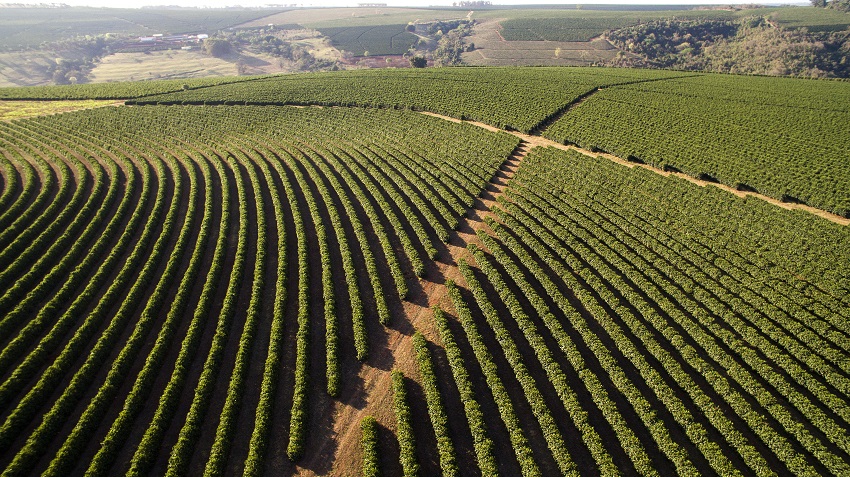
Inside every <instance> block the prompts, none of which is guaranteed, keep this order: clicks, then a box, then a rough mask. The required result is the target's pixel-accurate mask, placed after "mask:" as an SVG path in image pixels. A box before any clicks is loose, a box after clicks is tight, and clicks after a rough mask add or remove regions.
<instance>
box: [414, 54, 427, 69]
mask: <svg viewBox="0 0 850 477" xmlns="http://www.w3.org/2000/svg"><path fill="white" fill-rule="evenodd" d="M410 66H412V67H414V68H424V67H426V66H428V60H426V59H425V57H424V56H411V57H410Z"/></svg>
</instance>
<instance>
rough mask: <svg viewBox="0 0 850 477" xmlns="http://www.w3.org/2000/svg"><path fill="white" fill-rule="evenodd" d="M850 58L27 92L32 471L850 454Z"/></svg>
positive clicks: (17, 411) (831, 459)
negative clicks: (800, 63)
mask: <svg viewBox="0 0 850 477" xmlns="http://www.w3.org/2000/svg"><path fill="white" fill-rule="evenodd" d="M466 25H467V24H466V23H464V22H460V21H458V22H444V23H443V24H442V27H439V26H437V25H436V24H435V25H433V27H434V28H447V29H448V32H451V31H454V29H457V28H465V26H466ZM701 25H702V26H701V27H700V28H703V27H704V30H703V33H704V35H703V38H708V37H710V36H711V35H712V32H714V31H715V30H714V29H715V27H716V28H720V29H722V28H725V27H727V26H729V24H728V23H726V22H725V20H724V21H723V22H714V21H712V22H707V21H706V22H703V23H702V24H701ZM657 26H659V27H663V28H667V27H668V26H669V27H670V28H675V27H677V25H672V24H671V25H667V26H664V25H662V24H658V25H657ZM678 26H681V25H678ZM449 27H451V28H449ZM680 33H681V32H680ZM434 34H436V33H434ZM442 36H443V37H444V38H445V37H448V36H450V34H449V33H445V32H444V34H443V35H442ZM272 43H274V42H271V41H269V42H268V44H269V45H271V44H272ZM716 44H717V43H716V42H715V45H716ZM658 45H660V46H659V48H661V47H662V46H663V45H661V44H660V43H658ZM647 46H648V45H647ZM705 48H706V49H708V48H709V47H708V46H706V47H705ZM848 86H850V85H848V83H847V82H844V81H826V80H802V79H791V78H772V77H748V76H732V75H719V74H704V73H690V72H671V71H652V70H636V69H635V70H618V69H605V68H563V69H558V68H527V69H508V68H442V69H426V70H424V71H423V70H404V71H401V70H399V71H356V72H336V73H324V74H315V75H293V76H287V77H274V78H271V77H258V78H251V79H249V80H244V81H239V80H237V79H233V78H230V79H221V80H220V82H218V83H216V82H203V81H201V82H198V83H194V82H180V83H178V82H159V83H154V82H151V83H133V84H118V85H102V86H95V85H85V86H80V87H78V88H72V87H52V88H40V89H31V90H17V91H13V90H10V89H6V90H2V92H0V93H2V95H7V96H10V97H14V96H15V95H16V94H17V95H23V96H26V95H27V94H28V93H29V94H31V96H32V97H33V98H34V99H46V98H54V97H63V96H64V97H78V96H84V95H86V94H89V95H91V96H93V97H101V98H109V97H121V95H126V96H125V97H127V98H132V100H131V101H129V102H130V103H132V106H120V105H117V104H116V106H115V107H92V108H91V109H84V110H75V111H70V112H64V111H66V110H67V109H69V108H76V107H88V106H97V105H101V104H110V103H112V104H115V101H114V100H113V101H105V100H101V101H100V102H98V100H77V101H67V102H62V106H61V107H59V106H57V105H56V104H53V102H52V101H47V100H45V101H30V102H29V103H38V106H39V107H38V108H36V110H37V112H44V113H45V114H44V115H41V116H34V117H29V118H26V119H14V118H12V119H9V120H5V121H0V375H2V376H3V380H2V382H0V409H2V413H0V461H2V466H0V468H2V470H0V473H2V474H3V475H5V476H10V475H30V474H34V473H42V474H46V475H55V476H60V475H77V474H86V475H120V474H127V475H133V476H145V475H162V474H165V475H186V474H191V475H195V474H204V475H224V474H227V475H230V474H242V475H250V476H256V475H289V474H295V473H298V472H299V471H301V470H303V469H307V470H309V471H311V472H315V473H316V474H321V475H324V474H346V475H347V474H352V473H360V472H362V473H363V474H364V475H370V476H371V475H379V474H384V475H405V476H415V475H438V474H442V475H479V474H480V475H483V476H496V475H522V476H528V477H533V476H542V475H621V474H622V475H645V476H659V475H685V476H699V475H724V476H726V475H730V476H736V475H740V476H743V475H756V476H759V477H762V476H764V477H767V476H773V475H802V476H821V475H835V476H839V475H840V476H843V475H848V474H850V438H848V435H847V432H846V430H847V429H848V428H850V361H848V359H847V358H848V354H849V353H850V324H848V323H850V311H848V310H850V260H848V259H847V258H848V257H850V226H848V225H843V224H847V223H848V222H850V221H848V220H846V219H841V218H840V217H836V216H835V215H831V214H829V213H827V211H831V212H834V213H838V214H842V215H845V216H848V215H850V189H848V187H850V186H848V184H850V177H848V176H847V172H846V169H847V168H846V167H845V166H846V164H845V162H846V158H847V157H848V156H850V154H849V153H850V151H848V146H847V144H846V142H847V141H846V140H845V134H844V131H845V130H846V124H847V123H848V120H849V119H850V111H848V110H847V105H848V104H850V88H849V87H848ZM145 95H151V96H145ZM296 105H297V107H296ZM51 112H62V114H47V113H51ZM434 112H436V113H441V114H444V115H450V116H454V118H443V117H434V114H433V113H434ZM422 113H430V114H422ZM460 118H463V119H470V118H475V119H477V120H480V121H484V122H487V123H489V124H477V123H476V124H470V123H469V122H464V121H459V120H458V119H460ZM494 126H496V127H507V126H510V127H512V128H514V129H520V130H522V131H526V132H530V134H531V135H528V134H525V133H520V132H516V131H512V132H506V131H499V130H497V129H496V128H494ZM540 136H543V137H546V138H551V139H553V140H555V141H559V142H567V143H572V144H571V145H570V146H562V145H558V144H554V145H553V147H546V146H545V144H552V142H551V141H546V140H544V139H543V138H542V137H540ZM576 144H577V145H578V146H580V147H575V145H576ZM554 146H557V147H554ZM603 152H608V153H612V154H616V155H617V156H620V158H621V159H623V160H619V159H618V158H616V157H611V156H610V155H608V154H603ZM629 161H630V162H629ZM640 163H646V164H640ZM639 165H640V166H643V167H640V166H639ZM628 166H632V167H628ZM650 166H655V167H657V168H660V169H665V170H666V171H668V172H676V174H668V173H664V171H662V170H658V169H655V168H653V167H650ZM681 173H686V174H690V175H691V176H695V177H698V178H701V179H703V182H700V181H695V180H693V178H692V177H684V178H683V177H682V174H681ZM695 182H698V183H699V184H696V183H695ZM712 182H715V184H714V185H712V184H711V183H712ZM717 182H722V183H724V184H728V185H729V186H732V187H734V188H736V189H738V190H737V191H736V190H730V188H729V187H723V186H719V185H718V184H716V183H717ZM756 191H757V192H758V193H759V194H767V195H770V196H773V197H775V198H777V199H781V200H783V201H785V202H786V203H785V204H782V203H777V201H775V200H770V201H769V202H768V201H767V200H763V199H764V196H763V195H761V196H759V195H755V196H754V195H753V194H752V193H753V192H756ZM742 192H747V194H744V193H742ZM792 202H806V203H807V204H810V205H814V206H817V207H819V208H821V209H822V210H812V209H811V207H802V206H800V205H799V204H788V203H792ZM780 206H781V207H780ZM785 207H788V209H792V210H787V209H786V208H785ZM794 209H803V210H794ZM429 306H430V307H431V308H428V307H429ZM402 369H403V370H404V372H402V371H401V370H402ZM379 421H380V422H381V423H383V425H379V424H378V422H379Z"/></svg>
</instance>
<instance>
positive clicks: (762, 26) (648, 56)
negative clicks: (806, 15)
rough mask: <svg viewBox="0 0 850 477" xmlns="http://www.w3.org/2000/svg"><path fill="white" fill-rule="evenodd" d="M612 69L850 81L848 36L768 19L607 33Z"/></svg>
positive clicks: (661, 24) (663, 24) (668, 23)
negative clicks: (613, 54) (613, 56)
mask: <svg viewBox="0 0 850 477" xmlns="http://www.w3.org/2000/svg"><path fill="white" fill-rule="evenodd" d="M606 36H607V38H608V39H609V40H610V41H611V42H612V43H613V44H614V45H616V46H617V47H618V48H620V49H621V50H623V51H627V52H629V53H633V54H636V55H638V56H637V57H631V56H625V55H620V56H618V58H617V59H616V60H615V61H612V62H611V64H615V65H618V66H650V67H656V68H675V69H683V70H695V71H714V72H720V73H740V74H760V75H771V76H802V77H810V78H821V77H839V78H847V77H850V66H848V65H847V62H846V58H847V55H848V54H850V32H848V31H843V32H814V33H810V32H808V31H806V30H802V29H784V28H777V27H776V26H774V24H773V23H771V22H770V21H769V20H768V19H767V17H749V18H745V19H742V20H735V21H728V20H726V21H720V20H704V21H679V20H663V21H654V22H649V23H643V24H641V25H637V26H633V27H629V28H625V29H621V30H617V31H613V32H609V33H608V34H607V35H606Z"/></svg>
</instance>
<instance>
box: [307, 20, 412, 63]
mask: <svg viewBox="0 0 850 477" xmlns="http://www.w3.org/2000/svg"><path fill="white" fill-rule="evenodd" d="M406 28H407V25H378V26H363V27H322V28H319V31H320V32H321V33H322V35H324V36H327V37H328V38H330V40H331V44H333V46H335V47H337V48H338V49H340V50H344V51H350V52H351V53H352V54H354V56H370V55H402V54H404V53H407V50H408V49H410V47H412V46H413V45H414V44H415V43H416V42H417V41H418V39H417V37H416V35H414V34H412V33H409V32H407V29H406Z"/></svg>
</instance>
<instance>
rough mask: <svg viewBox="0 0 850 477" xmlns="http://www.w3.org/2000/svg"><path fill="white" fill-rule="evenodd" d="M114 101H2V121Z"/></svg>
mask: <svg viewBox="0 0 850 477" xmlns="http://www.w3.org/2000/svg"><path fill="white" fill-rule="evenodd" d="M110 104H113V102H112V101H99V100H93V99H83V100H77V101H5V100H4V101H0V121H8V120H10V119H24V118H29V117H33V116H44V115H45V114H56V113H65V112H68V111H76V110H78V109H89V108H100V107H103V106H108V105H110Z"/></svg>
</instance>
